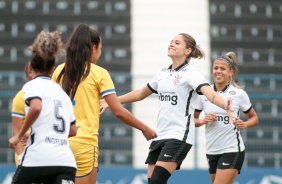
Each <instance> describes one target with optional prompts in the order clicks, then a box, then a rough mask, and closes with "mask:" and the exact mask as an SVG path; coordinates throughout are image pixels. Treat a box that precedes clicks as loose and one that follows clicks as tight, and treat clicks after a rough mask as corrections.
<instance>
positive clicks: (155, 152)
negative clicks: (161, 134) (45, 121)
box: [145, 139, 192, 170]
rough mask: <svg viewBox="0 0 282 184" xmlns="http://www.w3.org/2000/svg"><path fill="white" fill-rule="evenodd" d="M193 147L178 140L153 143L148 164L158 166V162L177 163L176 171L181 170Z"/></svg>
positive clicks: (147, 160)
mask: <svg viewBox="0 0 282 184" xmlns="http://www.w3.org/2000/svg"><path fill="white" fill-rule="evenodd" d="M191 147H192V145H191V144H188V143H186V142H183V141H180V140H177V139H164V140H158V141H153V142H152V143H151V145H150V147H149V150H150V152H149V155H148V157H147V159H146V162H145V163H146V164H156V162H157V161H163V162H176V163H177V164H178V166H177V168H176V170H178V169H180V166H181V164H182V161H183V160H184V159H185V158H186V156H187V154H188V152H189V150H190V149H191Z"/></svg>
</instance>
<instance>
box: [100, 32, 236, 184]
mask: <svg viewBox="0 0 282 184" xmlns="http://www.w3.org/2000/svg"><path fill="white" fill-rule="evenodd" d="M168 56H169V57H170V58H171V59H172V64H171V65H170V66H169V67H168V68H164V69H162V70H161V71H159V72H158V73H157V74H156V75H155V77H154V78H153V79H152V80H151V81H150V82H149V83H148V84H147V85H146V86H144V87H143V88H141V89H138V90H134V91H132V92H129V93H127V94H125V95H123V96H120V97H119V99H120V102H121V103H130V102H136V101H140V100H143V99H144V98H146V97H148V96H149V95H151V94H152V93H156V94H158V96H159V114H158V120H157V121H158V123H157V130H156V132H157V135H158V137H157V138H156V139H154V140H153V141H152V143H151V145H150V148H149V155H148V157H147V160H146V163H147V164H148V183H149V184H166V183H167V181H168V179H169V177H170V176H171V174H172V173H173V172H174V171H175V170H176V169H180V166H181V164H182V161H183V160H184V159H185V157H186V156H187V154H188V152H189V150H190V149H191V147H192V145H193V142H194V130H195V124H194V117H193V115H194V108H195V107H194V106H195V99H196V96H197V94H204V95H205V96H206V98H207V99H208V100H209V101H211V102H212V103H214V104H216V105H217V106H219V107H221V108H223V109H225V110H226V113H228V114H229V116H230V117H231V119H232V116H233V115H232V109H231V108H230V105H229V103H228V102H227V101H225V100H224V99H223V98H222V97H221V96H220V95H219V94H217V93H216V92H214V91H213V90H212V88H211V87H210V86H209V84H208V83H207V82H206V80H205V79H204V77H203V75H202V74H201V73H200V72H199V71H198V70H197V69H196V68H195V67H193V66H192V65H190V64H189V61H190V59H191V58H202V57H203V56H204V53H203V51H202V50H201V49H200V47H199V46H198V45H197V44H196V41H195V39H194V38H193V37H192V36H190V35H188V34H186V33H180V34H178V35H176V36H175V37H174V38H173V39H172V40H171V42H170V44H169V46H168ZM101 108H102V111H104V110H105V108H107V104H106V103H105V102H104V101H101Z"/></svg>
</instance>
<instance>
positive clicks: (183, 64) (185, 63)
mask: <svg viewBox="0 0 282 184" xmlns="http://www.w3.org/2000/svg"><path fill="white" fill-rule="evenodd" d="M188 64H189V63H188V61H185V62H184V63H182V64H181V65H179V66H178V67H177V68H175V69H174V71H177V72H178V71H180V70H181V69H182V68H184V67H185V66H186V65H188ZM171 68H172V65H170V66H169V67H168V70H171Z"/></svg>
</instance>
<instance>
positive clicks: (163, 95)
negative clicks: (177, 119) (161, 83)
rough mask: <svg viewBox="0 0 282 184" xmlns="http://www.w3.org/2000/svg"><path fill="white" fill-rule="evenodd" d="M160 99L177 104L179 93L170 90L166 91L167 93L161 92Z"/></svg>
mask: <svg viewBox="0 0 282 184" xmlns="http://www.w3.org/2000/svg"><path fill="white" fill-rule="evenodd" d="M159 99H160V101H166V102H167V101H169V102H171V105H177V99H178V97H177V95H175V94H174V93H172V94H170V93H169V92H165V93H160V96H159Z"/></svg>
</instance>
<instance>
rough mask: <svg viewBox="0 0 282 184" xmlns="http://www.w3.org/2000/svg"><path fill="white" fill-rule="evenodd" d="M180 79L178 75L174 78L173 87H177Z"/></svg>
mask: <svg viewBox="0 0 282 184" xmlns="http://www.w3.org/2000/svg"><path fill="white" fill-rule="evenodd" d="M181 78H182V77H181V76H180V75H177V76H175V79H174V81H173V84H174V85H178V84H179V83H180V79H181Z"/></svg>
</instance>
